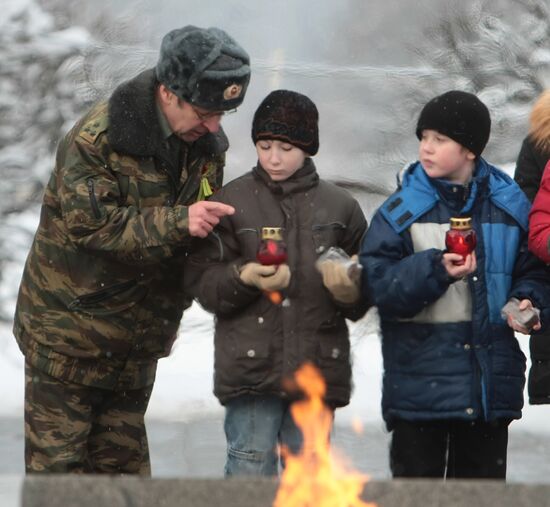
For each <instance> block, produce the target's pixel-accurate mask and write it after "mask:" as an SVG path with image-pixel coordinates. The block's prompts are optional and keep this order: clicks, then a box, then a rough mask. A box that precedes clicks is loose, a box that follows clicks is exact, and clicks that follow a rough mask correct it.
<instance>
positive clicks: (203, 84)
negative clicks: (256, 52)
mask: <svg viewBox="0 0 550 507" xmlns="http://www.w3.org/2000/svg"><path fill="white" fill-rule="evenodd" d="M249 64H250V58H249V56H248V53H247V52H246V51H245V50H244V49H243V48H242V47H241V46H240V45H239V44H238V43H237V41H235V40H234V39H233V38H232V37H231V36H229V35H228V34H227V33H226V32H224V31H223V30H221V29H219V28H215V27H211V28H199V27H196V26H193V25H187V26H184V27H183V28H177V29H176V30H172V31H171V32H168V33H167V34H166V35H165V36H164V38H163V39H162V44H161V46H160V54H159V60H158V63H157V66H156V69H155V70H156V74H157V79H158V80H159V81H160V82H161V83H162V84H163V85H165V86H166V87H167V88H168V89H169V90H170V91H172V92H173V93H175V94H176V95H177V96H178V97H179V98H180V99H183V100H185V101H186V102H190V103H191V104H194V105H196V106H199V107H202V108H204V109H209V110H216V111H228V110H230V109H234V108H236V107H237V106H239V105H240V104H241V103H242V101H243V99H244V95H245V93H246V89H247V87H248V82H249V81H250V65H249Z"/></svg>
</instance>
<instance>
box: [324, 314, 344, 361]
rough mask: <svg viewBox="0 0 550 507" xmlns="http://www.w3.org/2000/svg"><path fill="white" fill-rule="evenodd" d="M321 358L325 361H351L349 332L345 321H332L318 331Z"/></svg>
mask: <svg viewBox="0 0 550 507" xmlns="http://www.w3.org/2000/svg"><path fill="white" fill-rule="evenodd" d="M318 336H319V356H320V358H321V359H323V360H329V361H330V360H333V361H345V362H347V361H349V355H350V343H349V332H348V328H347V326H346V323H345V321H344V320H343V319H332V320H329V321H325V322H323V323H322V324H321V326H320V327H319V330H318Z"/></svg>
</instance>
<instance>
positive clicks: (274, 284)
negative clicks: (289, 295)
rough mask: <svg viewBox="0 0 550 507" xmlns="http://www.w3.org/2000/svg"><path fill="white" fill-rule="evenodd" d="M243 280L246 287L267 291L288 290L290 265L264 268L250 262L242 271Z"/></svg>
mask: <svg viewBox="0 0 550 507" xmlns="http://www.w3.org/2000/svg"><path fill="white" fill-rule="evenodd" d="M239 276H240V277H241V280H242V282H243V283H244V284H246V285H254V286H256V287H258V289H261V290H266V291H274V290H282V289H286V288H287V287H288V285H289V283H290V268H289V267H288V264H281V265H279V266H264V265H262V264H259V263H258V262H249V263H248V264H245V265H244V266H243V267H242V268H241V269H240V274H239Z"/></svg>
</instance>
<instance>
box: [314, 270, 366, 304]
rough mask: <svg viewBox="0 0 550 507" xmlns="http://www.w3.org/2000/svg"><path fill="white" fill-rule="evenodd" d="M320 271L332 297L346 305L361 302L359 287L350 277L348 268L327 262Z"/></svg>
mask: <svg viewBox="0 0 550 507" xmlns="http://www.w3.org/2000/svg"><path fill="white" fill-rule="evenodd" d="M319 270H320V272H321V275H322V276H323V284H324V286H325V287H326V288H327V289H328V290H329V291H330V293H331V294H332V297H333V298H334V299H335V300H336V301H339V302H340V303H344V304H353V303H355V302H357V301H358V300H359V297H360V296H361V292H360V290H359V287H357V285H356V284H355V282H354V281H353V280H352V279H351V278H350V277H349V275H348V266H347V265H346V264H345V263H342V262H337V261H331V260H328V261H325V262H323V263H321V264H320V266H319Z"/></svg>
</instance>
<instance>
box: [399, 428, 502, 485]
mask: <svg viewBox="0 0 550 507" xmlns="http://www.w3.org/2000/svg"><path fill="white" fill-rule="evenodd" d="M509 423H510V421H509V420H508V419H498V420H496V421H492V422H485V421H481V420H477V421H462V420H457V419H444V420H436V421H433V420H432V421H416V422H411V421H405V420H403V419H399V420H396V421H395V422H394V424H393V427H392V441H391V445H390V467H391V471H392V475H393V477H432V478H448V479H459V478H460V479H466V478H475V479H505V478H506V453H507V447H508V425H509Z"/></svg>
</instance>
